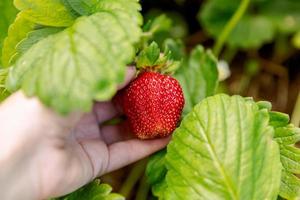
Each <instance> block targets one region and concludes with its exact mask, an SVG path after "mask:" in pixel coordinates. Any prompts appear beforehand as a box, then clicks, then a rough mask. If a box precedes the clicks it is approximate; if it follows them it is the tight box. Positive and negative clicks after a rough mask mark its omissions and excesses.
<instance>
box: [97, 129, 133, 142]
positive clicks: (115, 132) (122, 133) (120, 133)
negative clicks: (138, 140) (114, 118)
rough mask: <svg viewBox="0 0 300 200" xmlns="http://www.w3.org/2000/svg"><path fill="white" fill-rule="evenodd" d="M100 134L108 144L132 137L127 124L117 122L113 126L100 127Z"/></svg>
mask: <svg viewBox="0 0 300 200" xmlns="http://www.w3.org/2000/svg"><path fill="white" fill-rule="evenodd" d="M100 131H101V135H102V138H103V140H104V141H105V143H106V144H108V145H110V144H113V143H116V142H119V141H123V140H129V139H133V138H134V136H133V134H131V133H130V131H129V128H128V126H126V125H124V124H119V125H115V126H103V127H101V128H100Z"/></svg>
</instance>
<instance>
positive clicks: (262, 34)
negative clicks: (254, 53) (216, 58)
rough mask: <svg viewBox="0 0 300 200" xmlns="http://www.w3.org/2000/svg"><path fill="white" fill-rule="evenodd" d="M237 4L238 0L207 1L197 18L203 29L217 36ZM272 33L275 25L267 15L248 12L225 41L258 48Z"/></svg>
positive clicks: (231, 44)
mask: <svg viewBox="0 0 300 200" xmlns="http://www.w3.org/2000/svg"><path fill="white" fill-rule="evenodd" d="M252 4H254V3H253V2H252ZM238 5H239V1H236V0H234V1H233V0H228V1H226V3H224V1H223V0H211V1H207V3H206V4H205V5H204V7H203V9H202V10H201V11H200V13H199V17H198V18H199V20H200V21H201V23H202V25H203V26H204V28H205V30H206V31H207V32H208V33H209V34H211V35H212V36H213V37H214V38H218V37H219V34H220V33H221V31H222V30H223V28H224V27H225V25H226V24H227V22H228V21H229V20H230V18H231V17H232V15H233V14H234V12H235V10H236V8H237V7H238ZM274 34H275V27H274V26H273V23H272V22H271V21H270V20H269V19H268V18H267V17H265V16H262V15H259V14H251V13H250V12H248V13H246V14H245V15H244V16H243V17H242V18H241V20H240V22H239V23H238V24H237V26H236V27H235V28H234V29H233V31H232V32H231V34H230V35H229V37H228V38H227V40H226V42H227V44H228V45H230V46H232V47H238V48H259V47H260V46H261V45H263V44H264V43H266V42H269V41H271V40H272V39H273V37H274Z"/></svg>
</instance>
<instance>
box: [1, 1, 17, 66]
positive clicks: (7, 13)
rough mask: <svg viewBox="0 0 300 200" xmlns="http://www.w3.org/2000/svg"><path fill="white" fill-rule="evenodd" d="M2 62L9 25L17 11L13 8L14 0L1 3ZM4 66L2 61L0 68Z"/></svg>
mask: <svg viewBox="0 0 300 200" xmlns="http://www.w3.org/2000/svg"><path fill="white" fill-rule="evenodd" d="M0 10H1V12H0V19H1V20H0V60H1V57H2V55H1V54H2V45H3V40H4V38H5V37H6V36H7V31H8V27H9V25H10V24H11V23H12V22H13V20H14V18H15V16H16V14H17V10H16V9H15V7H14V6H13V2H12V0H1V1H0ZM1 66H2V64H1V61H0V67H1Z"/></svg>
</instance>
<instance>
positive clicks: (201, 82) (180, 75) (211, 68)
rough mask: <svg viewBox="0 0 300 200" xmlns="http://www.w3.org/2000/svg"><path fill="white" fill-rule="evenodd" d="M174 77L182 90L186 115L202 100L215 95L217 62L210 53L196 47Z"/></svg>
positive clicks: (200, 47)
mask: <svg viewBox="0 0 300 200" xmlns="http://www.w3.org/2000/svg"><path fill="white" fill-rule="evenodd" d="M175 77H176V78H177V79H178V81H179V82H180V84H181V86H182V88H183V92H184V97H185V107H184V114H186V113H188V112H190V111H191V110H192V108H193V107H194V106H195V105H196V104H197V103H199V102H200V101H201V100H202V99H204V98H205V97H208V96H211V95H213V94H215V91H216V88H217V85H218V69H217V61H216V59H215V57H214V56H213V55H212V53H211V52H210V51H205V50H204V48H203V47H202V46H197V47H196V48H195V49H194V50H193V51H192V53H191V55H190V57H189V58H188V59H187V60H185V61H184V62H183V64H182V66H181V67H180V68H179V70H178V71H177V72H176V74H175Z"/></svg>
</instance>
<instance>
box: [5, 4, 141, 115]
mask: <svg viewBox="0 0 300 200" xmlns="http://www.w3.org/2000/svg"><path fill="white" fill-rule="evenodd" d="M133 1H135V0H133ZM111 2H112V3H113V2H114V1H111ZM136 12H138V11H136ZM130 15H131V14H127V13H126V12H125V11H123V10H118V9H115V10H114V9H113V10H109V9H108V8H107V10H102V11H99V12H98V13H96V14H93V15H91V16H88V17H80V18H78V20H76V22H75V23H74V24H73V26H71V27H69V28H67V29H65V30H64V31H62V32H60V33H58V34H55V35H51V36H49V37H47V38H45V39H43V40H41V41H40V42H38V43H36V44H35V45H33V46H32V47H31V48H30V49H29V50H28V51H27V52H26V53H25V54H24V55H23V56H22V57H21V58H20V59H19V60H18V61H17V62H16V64H15V66H14V67H13V69H12V70H11V72H10V74H9V77H8V80H7V87H8V88H9V89H10V90H11V91H15V90H17V89H19V88H22V89H23V90H24V91H25V93H26V94H27V95H29V96H38V97H39V98H40V99H41V101H42V102H43V103H45V104H46V105H48V106H50V107H52V108H54V109H55V110H57V111H59V112H60V113H69V112H71V111H77V110H81V111H88V110H90V109H91V106H92V103H93V101H94V100H98V101H104V100H109V99H110V98H111V97H112V96H113V95H114V94H115V93H116V90H117V85H118V84H119V83H121V82H122V81H123V79H124V75H125V67H126V65H127V64H128V63H130V62H132V60H133V58H134V56H135V48H134V44H135V43H136V42H137V41H138V40H139V38H140V35H141V29H140V27H139V26H138V24H136V23H135V22H134V21H133V20H132V19H131V16H130Z"/></svg>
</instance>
